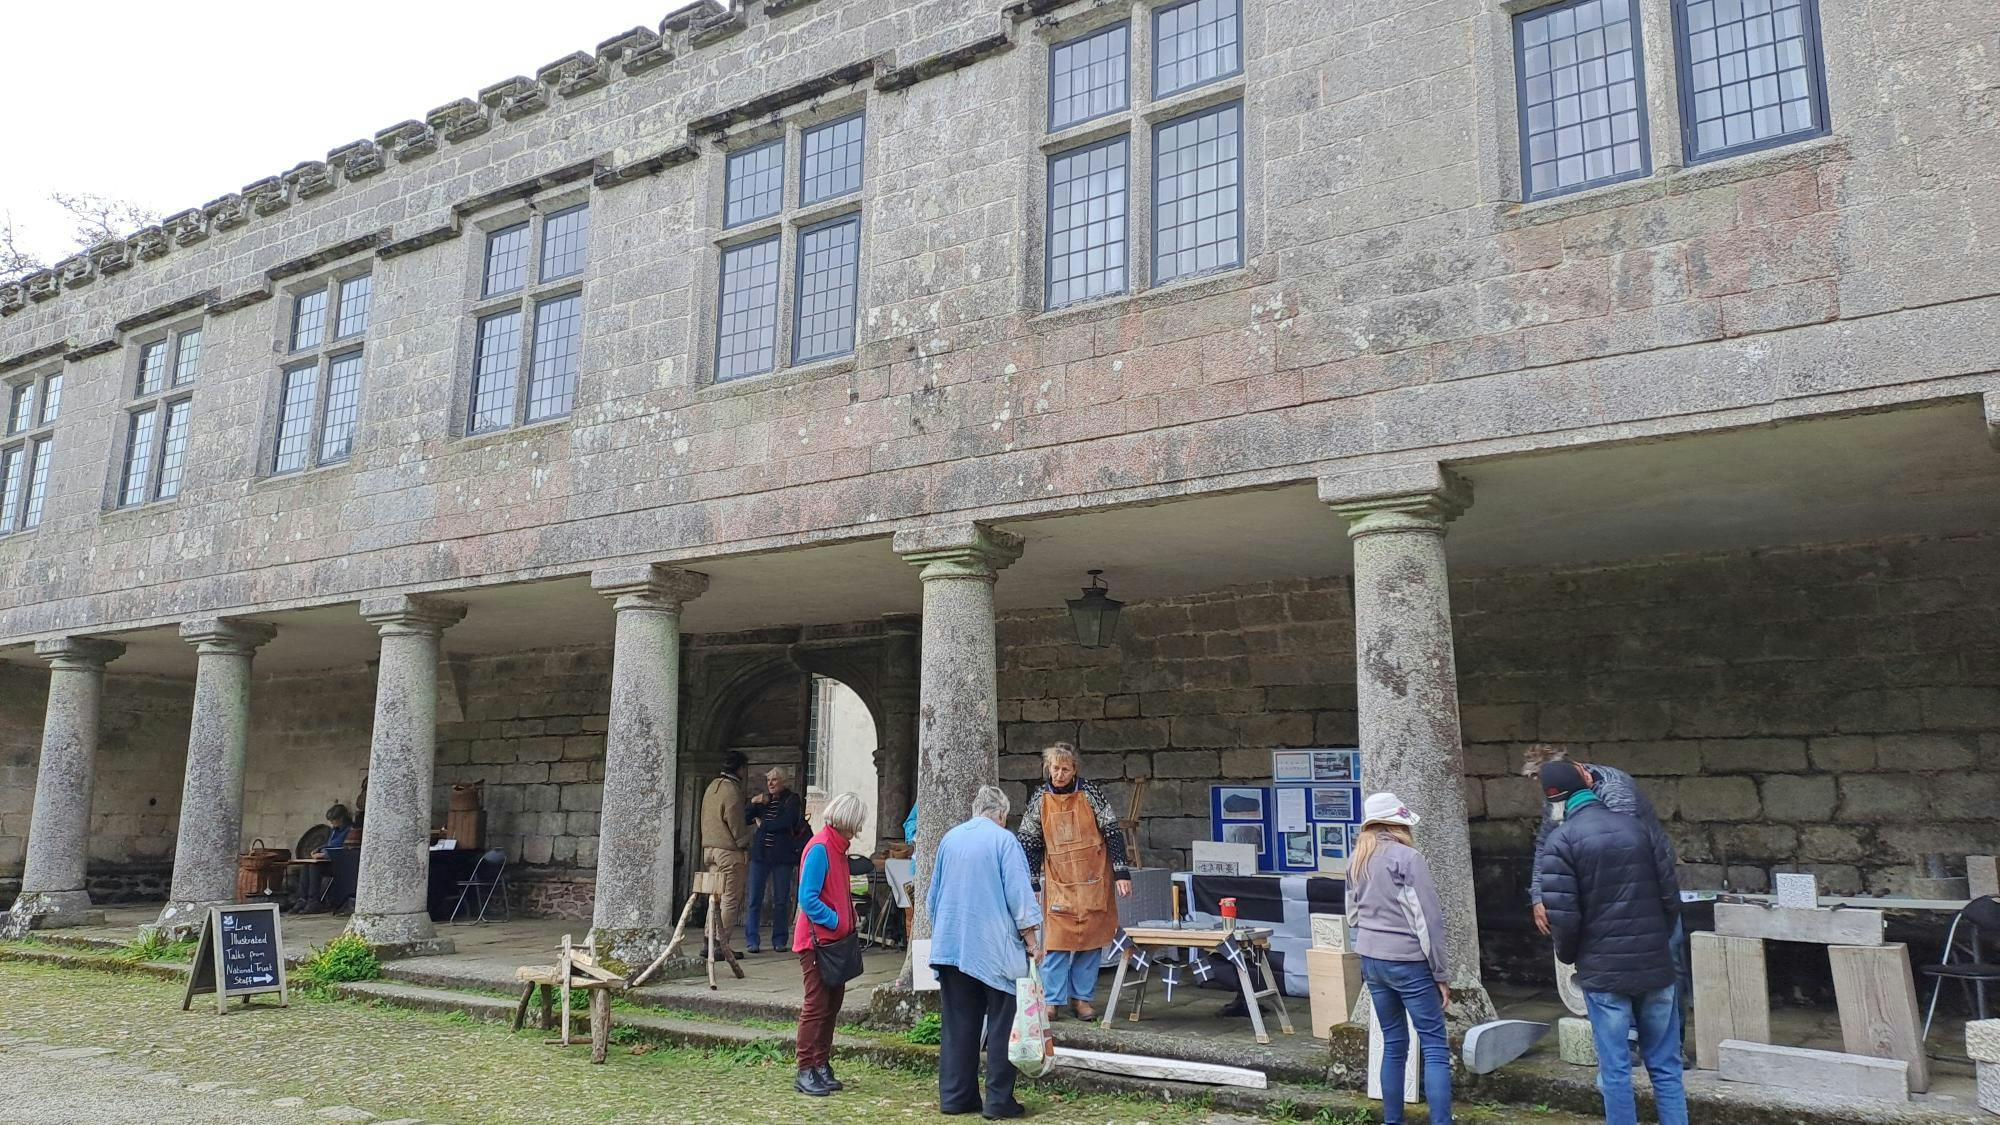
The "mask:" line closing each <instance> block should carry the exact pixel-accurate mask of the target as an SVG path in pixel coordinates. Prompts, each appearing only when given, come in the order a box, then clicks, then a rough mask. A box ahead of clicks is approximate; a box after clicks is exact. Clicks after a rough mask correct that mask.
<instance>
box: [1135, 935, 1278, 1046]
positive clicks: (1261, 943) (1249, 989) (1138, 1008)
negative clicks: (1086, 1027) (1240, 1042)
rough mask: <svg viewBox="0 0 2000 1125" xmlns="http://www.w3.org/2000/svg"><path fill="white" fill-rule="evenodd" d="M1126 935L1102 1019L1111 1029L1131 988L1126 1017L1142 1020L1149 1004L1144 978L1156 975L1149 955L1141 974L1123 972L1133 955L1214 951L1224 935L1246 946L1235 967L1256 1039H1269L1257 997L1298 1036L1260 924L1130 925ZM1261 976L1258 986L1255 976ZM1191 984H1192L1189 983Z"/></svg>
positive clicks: (1268, 936) (1259, 1040)
mask: <svg viewBox="0 0 2000 1125" xmlns="http://www.w3.org/2000/svg"><path fill="white" fill-rule="evenodd" d="M1125 936H1126V937H1127V938H1129V939H1131V942H1132V945H1131V948H1129V949H1127V950H1126V951H1125V955H1124V956H1122V957H1120V958H1119V959H1118V973H1117V975H1116V976H1114V977H1112V978H1111V995H1109V996H1108V997H1106V998H1105V1001H1104V1019H1103V1021H1102V1023H1101V1024H1100V1026H1102V1027H1106V1028H1108V1027H1110V1026H1111V1017H1112V1016H1113V1015H1115V1014H1116V1013H1117V1011H1118V1001H1119V1000H1120V999H1121V998H1122V997H1123V996H1124V993H1125V990H1126V989H1127V988H1130V989H1133V990H1135V992H1136V995H1135V996H1134V997H1133V999H1132V1013H1131V1014H1130V1015H1128V1016H1126V1017H1125V1018H1126V1019H1128V1020H1131V1021H1133V1022H1135V1023H1136V1022H1138V1019H1139V1016H1140V1014H1141V1013H1142V1012H1144V1011H1145V1008H1146V982H1147V981H1148V980H1149V979H1150V978H1151V977H1152V972H1153V969H1152V963H1151V960H1150V958H1149V959H1148V962H1147V965H1146V967H1145V968H1143V969H1141V970H1139V975H1138V978H1137V979H1135V980H1132V981H1129V982H1128V981H1127V980H1126V979H1125V970H1126V969H1127V968H1128V967H1130V965H1131V963H1132V954H1134V953H1136V952H1138V951H1139V950H1141V949H1155V950H1160V951H1163V952H1164V951H1166V950H1170V949H1200V950H1204V951H1213V950H1215V949H1217V948H1218V947H1220V946H1221V945H1222V942H1223V940H1224V939H1225V938H1229V937H1234V938H1235V939H1236V944H1237V945H1239V946H1241V947H1242V949H1243V966H1242V968H1240V969H1237V970H1236V983H1237V985H1238V986H1239V987H1240V988H1242V990H1243V1003H1244V1004H1245V1005H1246V1006H1247V1007H1249V1009H1250V1027H1251V1028H1252V1029H1253V1030H1254V1031H1256V1033H1257V1042H1259V1043H1269V1042H1270V1041H1271V1036H1270V1033H1269V1032H1267V1031H1266V1030H1265V1029H1264V1012H1263V1009H1262V1008H1260V1007H1259V1006H1258V1003H1257V1002H1258V1001H1259V1000H1262V999H1264V998H1265V997H1269V998H1270V999H1271V1002H1272V1003H1273V1004H1275V1005H1276V1006H1277V1009H1278V1027H1279V1028H1280V1029H1281V1030H1283V1031H1284V1033H1285V1034H1286V1035H1294V1034H1297V1033H1296V1032H1294V1031H1293V1030H1292V1017H1291V1013H1289V1012H1287V1011H1285V994H1284V992H1283V991H1282V990H1280V989H1279V987H1278V982H1277V977H1276V975H1275V974H1273V973H1272V972H1271V931H1270V930H1268V929H1262V928H1259V927H1256V926H1238V927H1237V928H1236V929H1235V930H1234V931H1232V932H1229V933H1225V932H1224V931H1222V930H1176V929H1173V928H1171V927H1144V928H1140V929H1127V930H1126V931H1125ZM1257 975H1261V976H1262V977H1263V983H1262V984H1261V985H1259V984H1257V982H1256V979H1255V978H1256V976H1257ZM1187 983H1188V987H1190V988H1192V987H1194V982H1193V981H1189V982H1187Z"/></svg>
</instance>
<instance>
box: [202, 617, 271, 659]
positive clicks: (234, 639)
mask: <svg viewBox="0 0 2000 1125" xmlns="http://www.w3.org/2000/svg"><path fill="white" fill-rule="evenodd" d="M277 635H278V629H277V626H275V625H266V624H264V623H263V622H262V621H249V620H246V619H244V618H241V617H198V618H195V619H194V620H192V621H183V622H181V640H184V641H186V642H187V643H189V644H191V645H193V646H194V650H195V652H197V653H199V654H201V655H202V656H250V655H252V654H253V653H255V652H256V651H257V648H258V646H260V645H263V644H265V643H267V642H268V641H270V639H271V638H272V637H275V636H277Z"/></svg>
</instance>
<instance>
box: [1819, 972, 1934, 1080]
mask: <svg viewBox="0 0 2000 1125" xmlns="http://www.w3.org/2000/svg"><path fill="white" fill-rule="evenodd" d="M1826 953H1827V958H1828V959H1829V960H1830V961H1832V962H1833V995H1834V998H1835V1000H1836V1002H1837V1003H1838V1004H1839V1007H1840V1039H1841V1046H1843V1047H1845V1048H1847V1053H1848V1054H1850V1055H1867V1056H1869V1057H1871V1058H1877V1059H1902V1060H1903V1061H1904V1062H1907V1063H1909V1064H1910V1092H1911V1093H1913V1094H1921V1093H1923V1092H1924V1091H1926V1090H1928V1089H1930V1088H1931V1071H1930V1063H1929V1062H1928V1061H1926V1059H1925V1057H1924V1042H1923V1020H1922V1017H1920V1016H1919V1015H1918V1014H1917V985H1916V981H1915V979H1914V978H1913V977H1912V976H1911V975H1910V951H1909V947H1907V946H1905V945H1904V944H1903V943H1902V942H1892V943H1890V944H1888V945H1830V946H1827V948H1826Z"/></svg>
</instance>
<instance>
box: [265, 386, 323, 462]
mask: <svg viewBox="0 0 2000 1125" xmlns="http://www.w3.org/2000/svg"><path fill="white" fill-rule="evenodd" d="M318 397H319V365H318V364H316V363H315V364H308V365H306V366H304V367H294V368H292V369H291V370H290V371H287V372H285V382H284V387H283V388H282V389H281V390H280V393H279V396H278V456H277V458H276V460H274V461H273V462H272V465H271V470H272V471H273V472H279V473H290V472H296V471H297V470H299V469H303V468H305V467H306V454H307V453H308V452H309V451H310V450H311V449H312V416H313V406H314V404H315V402H316V401H317V399H318Z"/></svg>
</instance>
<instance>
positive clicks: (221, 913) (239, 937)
mask: <svg viewBox="0 0 2000 1125" xmlns="http://www.w3.org/2000/svg"><path fill="white" fill-rule="evenodd" d="M284 949H285V946H284V933H283V924H282V922H281V920H280V919H279V917H278V904H277V903H274V902H267V903H258V904H255V905H247V904H246V905H237V906H218V907H215V908H213V909H211V910H209V912H208V922H207V924H206V925H204V926H203V927H202V930H201V943H200V944H199V945H198V946H196V947H195V951H194V964H193V965H192V966H190V967H189V969H188V986H187V992H186V993H185V994H184V995H182V997H181V1011H183V1012H185V1011H187V1010H188V1007H189V1005H191V1004H193V1003H194V998H195V997H196V996H200V995H203V994H205V993H210V992H213V993H214V994H215V1010H216V1012H218V1013H222V1012H226V1011H228V1010H229V998H230V997H231V996H256V995H259V994H261V993H265V992H275V993H277V994H278V1003H280V1004H284V1003H287V1000H286V996H285V953H284Z"/></svg>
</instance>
